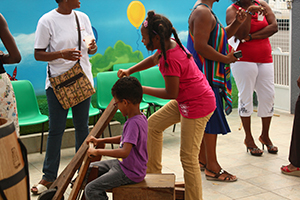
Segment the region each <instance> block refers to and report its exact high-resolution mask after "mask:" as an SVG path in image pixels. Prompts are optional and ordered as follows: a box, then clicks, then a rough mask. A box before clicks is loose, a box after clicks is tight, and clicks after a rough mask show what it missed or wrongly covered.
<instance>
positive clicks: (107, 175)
mask: <svg viewBox="0 0 300 200" xmlns="http://www.w3.org/2000/svg"><path fill="white" fill-rule="evenodd" d="M112 95H113V97H114V99H115V102H116V103H115V104H114V106H117V107H118V109H119V110H120V111H121V113H122V115H123V116H124V117H125V116H126V117H127V118H128V119H127V121H126V122H125V124H124V128H123V133H122V136H116V137H110V138H99V139H97V138H95V137H90V138H88V139H87V143H90V142H92V143H93V144H94V145H95V146H99V145H100V144H101V143H102V144H103V143H112V144H120V147H119V148H118V149H94V148H89V149H88V151H87V155H88V156H89V157H94V156H100V155H103V156H111V157H114V158H117V159H111V160H103V161H98V162H93V163H91V164H90V167H89V171H90V170H91V168H92V167H93V166H98V178H96V179H95V180H93V181H92V182H90V183H88V184H87V185H86V187H85V197H86V199H87V200H94V199H95V200H96V199H97V200H102V199H103V200H107V199H108V197H107V194H106V192H105V191H106V190H107V189H112V188H115V187H119V186H121V185H128V184H133V183H138V182H141V181H142V180H144V177H145V176H146V169H147V162H148V153H147V130H148V122H147V118H146V117H145V115H144V114H143V113H142V112H140V108H139V105H140V102H141V100H142V95H143V90H142V86H141V84H140V82H139V81H138V80H137V79H136V78H134V77H130V76H128V77H123V78H121V79H119V80H118V81H117V82H116V83H115V84H114V86H113V88H112ZM87 174H89V172H88V173H87Z"/></svg>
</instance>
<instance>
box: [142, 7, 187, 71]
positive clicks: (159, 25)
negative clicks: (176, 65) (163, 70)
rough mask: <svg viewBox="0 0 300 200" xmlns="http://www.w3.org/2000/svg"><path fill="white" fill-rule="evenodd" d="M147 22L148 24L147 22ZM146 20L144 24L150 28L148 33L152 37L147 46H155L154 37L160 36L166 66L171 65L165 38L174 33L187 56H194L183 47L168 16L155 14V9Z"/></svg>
mask: <svg viewBox="0 0 300 200" xmlns="http://www.w3.org/2000/svg"><path fill="white" fill-rule="evenodd" d="M145 22H146V24H147V25H146V24H145ZM145 22H144V24H143V26H144V27H145V28H146V29H148V34H149V39H150V42H149V43H148V44H147V47H148V48H149V49H151V48H153V42H152V38H153V37H155V35H159V36H160V45H161V51H162V54H163V56H164V60H165V66H166V67H168V66H169V65H168V63H167V61H166V60H167V55H166V48H165V40H167V39H169V38H171V35H172V33H173V35H174V37H175V41H176V42H177V44H178V45H179V46H180V48H181V49H182V50H183V51H184V52H185V53H186V55H187V57H188V58H190V57H191V56H192V55H191V54H190V53H188V52H187V51H186V50H185V48H184V47H183V45H182V43H181V41H180V39H179V37H178V35H177V32H176V30H175V28H174V27H173V25H172V23H171V21H170V20H169V19H168V18H166V17H165V16H163V15H160V14H155V12H154V11H149V12H148V16H147V18H146V21H145Z"/></svg>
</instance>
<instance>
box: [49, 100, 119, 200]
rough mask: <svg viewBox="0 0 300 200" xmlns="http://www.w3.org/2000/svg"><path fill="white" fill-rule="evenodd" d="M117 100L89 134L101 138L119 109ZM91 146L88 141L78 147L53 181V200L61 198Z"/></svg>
mask: <svg viewBox="0 0 300 200" xmlns="http://www.w3.org/2000/svg"><path fill="white" fill-rule="evenodd" d="M114 103H115V100H114V99H112V100H111V102H110V103H109V105H108V106H107V108H106V109H105V111H104V112H103V114H102V115H101V117H100V119H99V120H98V121H97V123H96V125H95V126H94V128H93V129H92V130H91V132H90V134H89V135H88V137H89V136H94V137H97V138H99V137H100V135H101V134H102V133H103V132H104V130H105V128H106V126H107V125H108V123H109V122H110V121H111V120H112V118H113V116H114V115H115V113H116V111H117V110H118V109H117V108H116V107H115V106H114V105H113V104H114ZM88 148H89V145H88V144H86V141H84V142H83V144H82V145H81V147H80V148H79V149H78V151H77V153H76V154H75V156H74V157H73V159H72V160H71V162H70V163H69V164H68V165H67V166H66V167H65V169H64V170H63V171H62V173H61V174H60V175H59V177H58V178H57V179H56V180H55V181H54V182H53V184H52V185H51V187H50V189H51V188H56V189H57V190H56V193H55V195H54V197H53V198H52V200H60V199H61V198H62V196H63V194H64V192H65V190H66V189H67V187H68V185H69V183H70V181H71V179H72V178H73V176H74V174H75V173H76V171H77V169H78V168H79V167H80V165H81V163H82V162H83V160H84V159H85V156H86V151H87V149H88Z"/></svg>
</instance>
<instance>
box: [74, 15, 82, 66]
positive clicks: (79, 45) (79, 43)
mask: <svg viewBox="0 0 300 200" xmlns="http://www.w3.org/2000/svg"><path fill="white" fill-rule="evenodd" d="M74 14H75V18H76V23H77V31H78V49H79V51H80V50H81V33H80V25H79V20H78V17H77V14H76V12H75V11H74ZM79 61H80V60H79V59H78V62H79Z"/></svg>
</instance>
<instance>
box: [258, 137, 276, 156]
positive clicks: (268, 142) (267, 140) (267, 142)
mask: <svg viewBox="0 0 300 200" xmlns="http://www.w3.org/2000/svg"><path fill="white" fill-rule="evenodd" d="M258 140H259V141H260V142H261V144H262V149H264V145H266V147H267V149H268V152H269V153H272V154H276V153H277V152H278V148H277V147H276V146H274V145H273V144H272V142H271V140H270V138H262V136H260V137H259V138H258Z"/></svg>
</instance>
